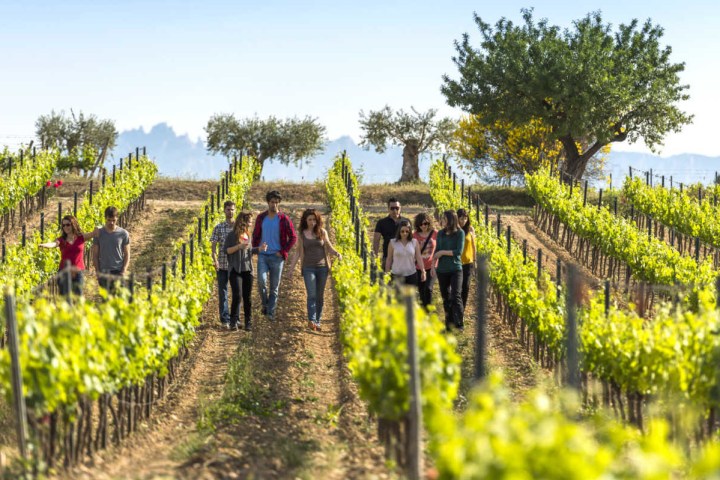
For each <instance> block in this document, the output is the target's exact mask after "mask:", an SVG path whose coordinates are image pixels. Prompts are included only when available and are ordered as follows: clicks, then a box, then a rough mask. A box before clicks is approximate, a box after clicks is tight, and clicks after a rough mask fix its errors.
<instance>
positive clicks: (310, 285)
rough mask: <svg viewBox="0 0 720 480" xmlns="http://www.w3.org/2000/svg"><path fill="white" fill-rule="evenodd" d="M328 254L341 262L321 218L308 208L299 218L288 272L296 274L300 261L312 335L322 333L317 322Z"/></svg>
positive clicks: (319, 315)
mask: <svg viewBox="0 0 720 480" xmlns="http://www.w3.org/2000/svg"><path fill="white" fill-rule="evenodd" d="M329 253H331V254H333V255H335V256H336V257H337V258H338V259H341V258H342V256H341V255H340V253H338V251H337V250H335V248H334V247H333V245H332V243H331V242H330V237H329V236H328V233H327V230H325V229H324V228H323V219H322V216H321V215H320V214H319V213H318V212H317V211H316V210H315V209H314V208H308V209H307V210H305V211H304V212H303V214H302V217H301V218H300V241H299V242H298V247H297V249H296V253H295V255H294V257H293V260H292V262H291V263H290V269H289V272H293V271H295V265H296V264H297V263H298V261H299V262H300V272H301V274H302V277H303V280H304V281H305V291H306V293H307V315H308V327H309V328H310V329H311V330H315V331H321V330H322V327H321V326H320V320H321V318H322V310H323V305H324V303H325V302H324V300H325V284H326V282H327V279H328V274H329V273H330V260H329V258H328V254H329Z"/></svg>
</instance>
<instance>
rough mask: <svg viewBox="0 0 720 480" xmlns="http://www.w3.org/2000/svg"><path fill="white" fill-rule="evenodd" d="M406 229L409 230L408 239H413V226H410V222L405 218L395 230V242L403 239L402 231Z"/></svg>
mask: <svg viewBox="0 0 720 480" xmlns="http://www.w3.org/2000/svg"><path fill="white" fill-rule="evenodd" d="M404 227H407V229H408V239H410V238H412V225H410V220H408V219H406V218H403V219H402V220H400V223H398V226H397V230H395V240H400V239H401V238H402V235H400V230H402V229H403V228H404Z"/></svg>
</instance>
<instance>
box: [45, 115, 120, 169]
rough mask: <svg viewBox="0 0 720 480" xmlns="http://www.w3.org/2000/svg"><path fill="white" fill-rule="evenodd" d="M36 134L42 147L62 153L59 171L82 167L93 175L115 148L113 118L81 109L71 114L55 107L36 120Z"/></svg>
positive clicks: (115, 131) (115, 134)
mask: <svg viewBox="0 0 720 480" xmlns="http://www.w3.org/2000/svg"><path fill="white" fill-rule="evenodd" d="M35 134H36V135H37V137H38V138H40V143H41V146H42V147H43V148H58V149H60V150H61V151H63V152H65V155H64V156H63V158H62V159H61V161H60V162H59V164H58V167H59V168H60V169H62V170H84V171H85V172H86V173H87V174H92V173H94V172H95V170H96V169H97V168H98V167H99V166H100V165H102V164H103V163H104V162H105V158H106V156H107V153H108V152H109V151H111V150H112V149H113V148H114V147H115V141H116V140H117V136H118V132H117V130H116V129H115V122H114V121H113V120H107V119H106V120H101V119H98V118H97V117H96V116H95V115H92V114H91V115H85V114H84V113H83V112H82V111H81V112H80V113H78V114H77V115H75V112H73V111H72V110H70V115H69V116H68V115H66V114H65V112H64V111H60V112H59V113H57V112H55V111H54V110H53V111H51V112H50V114H48V115H41V116H40V117H39V118H38V119H37V120H36V121H35Z"/></svg>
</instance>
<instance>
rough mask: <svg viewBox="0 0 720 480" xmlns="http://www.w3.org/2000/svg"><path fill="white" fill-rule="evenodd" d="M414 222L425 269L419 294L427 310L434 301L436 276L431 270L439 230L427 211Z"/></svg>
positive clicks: (415, 237) (415, 235)
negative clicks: (433, 293) (434, 225)
mask: <svg viewBox="0 0 720 480" xmlns="http://www.w3.org/2000/svg"><path fill="white" fill-rule="evenodd" d="M413 224H414V226H415V233H413V238H414V239H415V240H416V241H417V243H418V245H420V256H421V257H422V259H423V269H424V270H425V281H420V282H419V283H418V294H419V295H420V303H421V304H422V306H423V307H425V309H426V310H427V307H428V306H429V305H430V304H431V303H432V291H433V286H434V284H435V277H433V276H432V275H431V270H432V264H433V255H435V245H436V243H437V230H435V228H434V227H433V219H432V217H431V216H430V215H428V214H427V213H425V212H422V213H418V214H417V215H416V216H415V220H414V222H413ZM418 278H420V271H418Z"/></svg>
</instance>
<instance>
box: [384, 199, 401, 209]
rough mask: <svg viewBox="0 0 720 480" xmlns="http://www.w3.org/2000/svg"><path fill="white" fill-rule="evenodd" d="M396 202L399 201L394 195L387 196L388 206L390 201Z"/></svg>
mask: <svg viewBox="0 0 720 480" xmlns="http://www.w3.org/2000/svg"><path fill="white" fill-rule="evenodd" d="M396 202H397V203H400V201H399V200H398V199H397V198H395V197H390V198H388V201H387V204H388V207H389V206H390V204H391V203H396Z"/></svg>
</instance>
